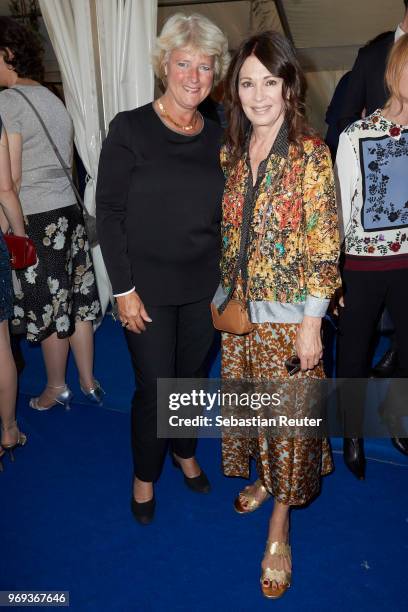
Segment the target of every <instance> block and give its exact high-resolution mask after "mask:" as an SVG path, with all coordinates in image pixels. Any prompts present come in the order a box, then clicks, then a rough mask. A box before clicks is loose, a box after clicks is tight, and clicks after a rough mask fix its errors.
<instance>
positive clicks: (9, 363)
mask: <svg viewBox="0 0 408 612" xmlns="http://www.w3.org/2000/svg"><path fill="white" fill-rule="evenodd" d="M3 213H4V215H5V216H4V215H3ZM0 221H1V225H2V228H1V229H0V419H1V446H0V470H2V462H1V459H2V457H3V455H4V453H5V450H12V449H13V448H15V447H16V446H23V445H24V444H25V442H26V436H25V435H24V434H23V433H21V432H20V431H19V429H18V426H17V423H16V416H15V410H16V394H17V372H16V366H15V363H14V359H13V355H12V352H11V348H10V337H9V330H8V319H10V318H11V317H12V314H13V287H12V283H11V270H10V257H9V253H8V250H7V246H6V243H5V241H4V238H3V233H2V230H3V231H6V230H7V229H8V227H10V228H11V230H12V231H13V233H14V234H15V235H16V236H24V235H25V230H24V219H23V213H22V210H21V206H20V202H19V201H18V198H17V196H16V194H15V192H14V186H13V181H12V178H11V170H10V157H9V150H8V141H7V134H6V132H5V130H4V129H3V125H2V121H1V117H0Z"/></svg>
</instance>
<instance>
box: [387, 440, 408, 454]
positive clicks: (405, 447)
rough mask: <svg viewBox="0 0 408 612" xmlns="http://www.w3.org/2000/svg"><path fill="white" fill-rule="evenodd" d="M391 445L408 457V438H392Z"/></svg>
mask: <svg viewBox="0 0 408 612" xmlns="http://www.w3.org/2000/svg"><path fill="white" fill-rule="evenodd" d="M391 444H392V445H393V446H394V447H395V448H396V449H397V451H399V452H400V453H402V454H403V455H408V438H391Z"/></svg>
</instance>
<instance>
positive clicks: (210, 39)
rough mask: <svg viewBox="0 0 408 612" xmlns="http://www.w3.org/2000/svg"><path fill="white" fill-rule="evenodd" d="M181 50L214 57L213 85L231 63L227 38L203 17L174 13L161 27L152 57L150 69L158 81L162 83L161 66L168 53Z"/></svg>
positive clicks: (219, 79) (223, 74) (163, 74)
mask: <svg viewBox="0 0 408 612" xmlns="http://www.w3.org/2000/svg"><path fill="white" fill-rule="evenodd" d="M183 48H184V49H185V48H191V49H195V50H197V51H199V52H200V53H203V54H204V55H210V56H214V59H215V61H214V85H216V84H217V83H219V81H221V80H222V79H223V78H224V76H225V73H226V72H227V68H228V65H229V61H230V55H229V53H228V41H227V38H226V36H225V35H224V34H223V32H222V31H221V30H220V28H219V27H218V26H216V25H215V24H214V23H213V22H212V21H210V20H209V19H207V17H204V16H203V15H199V14H197V13H195V14H193V15H185V14H184V13H176V14H175V15H172V16H171V17H169V19H167V21H166V23H165V24H164V26H163V29H162V31H161V32H160V36H159V37H158V38H157V40H156V46H155V49H154V51H153V54H152V63H153V69H154V73H155V75H156V76H157V78H158V79H160V80H162V81H163V82H165V72H164V65H165V63H166V62H167V60H168V57H169V55H170V53H171V52H172V51H173V50H174V49H183Z"/></svg>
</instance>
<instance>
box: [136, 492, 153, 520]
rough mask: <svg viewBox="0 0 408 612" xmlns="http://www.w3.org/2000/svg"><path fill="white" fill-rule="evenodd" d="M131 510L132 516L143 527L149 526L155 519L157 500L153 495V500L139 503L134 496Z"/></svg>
mask: <svg viewBox="0 0 408 612" xmlns="http://www.w3.org/2000/svg"><path fill="white" fill-rule="evenodd" d="M130 508H131V510H132V514H133V516H134V517H135V519H136V520H137V522H138V523H140V524H141V525H149V524H150V523H151V522H152V520H153V518H154V511H155V508H156V500H155V497H154V494H153V497H152V499H149V501H147V502H138V501H136V500H135V498H134V497H133V495H132V499H131V502H130Z"/></svg>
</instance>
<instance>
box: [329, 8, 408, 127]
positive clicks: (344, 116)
mask: <svg viewBox="0 0 408 612" xmlns="http://www.w3.org/2000/svg"><path fill="white" fill-rule="evenodd" d="M403 2H404V6H405V12H404V16H403V19H402V21H401V23H400V24H398V26H397V28H396V29H395V31H393V32H383V33H382V34H380V35H379V36H377V37H376V38H374V40H372V41H371V42H369V43H368V44H367V45H365V46H364V47H362V48H361V49H360V50H359V52H358V55H357V59H356V61H355V63H354V66H353V68H352V70H351V74H350V78H349V80H348V84H347V90H346V93H345V95H344V99H343V105H342V111H341V114H340V118H339V130H340V132H342V131H343V130H344V129H346V128H347V127H348V126H349V125H351V124H352V123H354V122H355V121H358V120H359V119H361V117H362V116H363V111H364V112H365V115H366V116H367V115H371V113H373V112H374V111H375V110H376V109H377V108H382V107H383V106H384V104H385V102H386V101H387V99H388V91H387V88H386V85H385V81H384V74H385V66H386V63H387V57H388V54H389V52H390V51H391V48H392V46H393V44H394V43H395V42H396V41H397V40H398V39H399V38H400V37H401V36H403V34H405V33H406V32H408V0H403Z"/></svg>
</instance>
